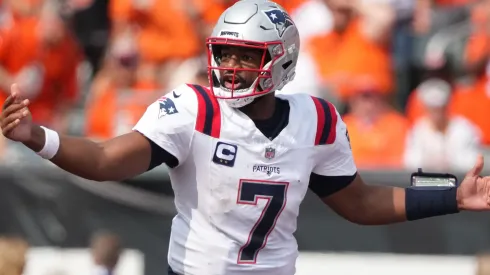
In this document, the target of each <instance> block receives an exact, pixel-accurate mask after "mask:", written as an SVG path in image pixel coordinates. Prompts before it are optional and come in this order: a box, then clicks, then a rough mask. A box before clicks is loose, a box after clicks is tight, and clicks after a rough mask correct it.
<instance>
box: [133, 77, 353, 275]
mask: <svg viewBox="0 0 490 275" xmlns="http://www.w3.org/2000/svg"><path fill="white" fill-rule="evenodd" d="M278 97H280V98H283V99H285V100H287V101H288V102H289V105H290V119H289V123H288V125H287V126H286V127H285V128H284V129H283V130H282V132H281V133H280V134H279V135H278V136H277V137H276V138H274V139H273V140H270V139H269V138H268V137H266V136H264V135H263V134H262V132H260V131H259V130H258V129H257V128H256V127H255V124H254V122H253V121H252V120H251V119H250V118H248V117H247V116H246V115H245V114H243V113H242V112H240V111H238V110H237V109H233V108H231V107H229V106H228V105H227V104H226V103H225V102H221V101H218V100H216V99H215V98H214V97H213V96H212V95H211V92H210V91H209V90H208V89H206V88H203V87H201V86H196V85H183V86H180V87H178V88H177V89H175V90H173V91H172V92H170V93H168V94H167V95H165V96H164V97H162V98H160V99H159V100H158V101H157V102H155V103H154V104H152V105H151V106H150V107H148V110H147V111H146V113H145V114H144V116H143V117H142V118H141V120H140V121H139V122H138V124H137V125H136V126H135V127H134V130H137V131H139V132H141V133H142V134H144V135H145V136H147V137H148V138H149V139H151V140H152V141H153V142H155V143H156V144H158V145H159V146H161V147H162V148H163V149H165V150H166V151H168V152H169V153H171V154H173V155H174V156H175V157H176V158H177V159H178V161H179V165H178V166H177V167H175V168H172V169H170V172H169V174H170V179H171V183H172V187H173V189H174V192H175V205H176V208H177V211H178V214H177V216H176V217H175V218H174V219H173V223H172V230H171V232H172V233H171V238H170V247H169V254H168V261H169V265H170V266H171V267H172V269H173V271H174V272H176V273H178V274H183V275H224V274H226V275H230V274H231V275H235V274H236V275H241V274H244V275H245V274H247V275H249V274H250V275H252V274H253V275H292V274H294V273H295V261H296V258H297V256H298V248H297V243H296V240H295V238H294V236H293V233H294V232H295V231H296V222H297V216H298V213H299V207H300V204H301V202H302V200H303V198H304V196H305V194H306V192H307V190H308V183H309V178H310V174H311V173H316V174H319V175H325V176H346V175H348V176H352V175H354V174H355V173H356V167H355V165H354V162H353V158H352V153H351V150H350V144H349V140H348V136H347V134H346V126H345V124H344V123H343V121H342V120H341V118H340V116H339V114H338V113H337V111H336V109H335V107H334V106H333V105H331V104H330V103H328V102H326V101H324V100H321V99H318V98H314V97H311V96H309V95H306V94H292V95H280V96H278ZM325 184H329V183H328V182H325Z"/></svg>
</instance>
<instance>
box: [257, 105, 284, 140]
mask: <svg viewBox="0 0 490 275" xmlns="http://www.w3.org/2000/svg"><path fill="white" fill-rule="evenodd" d="M289 112H290V106H289V102H288V101H287V100H285V99H281V98H277V97H276V108H275V109H274V114H272V116H271V117H270V118H268V119H260V120H259V119H253V120H252V121H253V122H254V124H255V127H257V129H258V130H259V131H260V132H262V134H264V136H266V137H267V138H268V139H269V140H273V139H275V138H276V137H277V136H278V135H279V134H280V133H281V131H282V130H284V128H286V126H288V123H289Z"/></svg>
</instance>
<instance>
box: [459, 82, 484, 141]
mask: <svg viewBox="0 0 490 275" xmlns="http://www.w3.org/2000/svg"><path fill="white" fill-rule="evenodd" d="M488 85H489V83H488V80H481V81H479V82H478V83H477V84H476V85H475V86H474V87H473V88H472V89H471V90H470V91H467V92H459V93H455V94H454V96H453V102H454V103H453V106H452V112H453V113H455V114H459V115H461V116H464V117H466V118H467V119H469V120H470V121H471V122H473V123H474V124H475V125H476V126H478V127H479V128H480V130H481V131H482V143H483V144H486V145H490V119H489V117H490V116H489V114H490V112H489V110H490V88H489V87H488Z"/></svg>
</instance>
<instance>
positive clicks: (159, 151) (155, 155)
mask: <svg viewBox="0 0 490 275" xmlns="http://www.w3.org/2000/svg"><path fill="white" fill-rule="evenodd" d="M146 139H147V140H148V142H150V145H151V161H150V166H149V167H148V171H150V170H151V169H153V168H155V167H157V166H160V165H161V164H162V163H165V164H166V165H167V166H168V167H170V168H174V167H177V166H178V165H179V160H178V159H177V158H176V157H175V156H174V155H172V154H170V153H169V152H167V151H166V150H165V149H163V148H162V147H160V146H159V145H158V144H156V143H155V142H153V141H152V140H151V139H149V138H146Z"/></svg>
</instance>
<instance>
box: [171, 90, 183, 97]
mask: <svg viewBox="0 0 490 275" xmlns="http://www.w3.org/2000/svg"><path fill="white" fill-rule="evenodd" d="M173 94H174V97H175V98H179V97H180V96H181V95H182V94H180V95H177V93H175V91H173Z"/></svg>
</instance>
